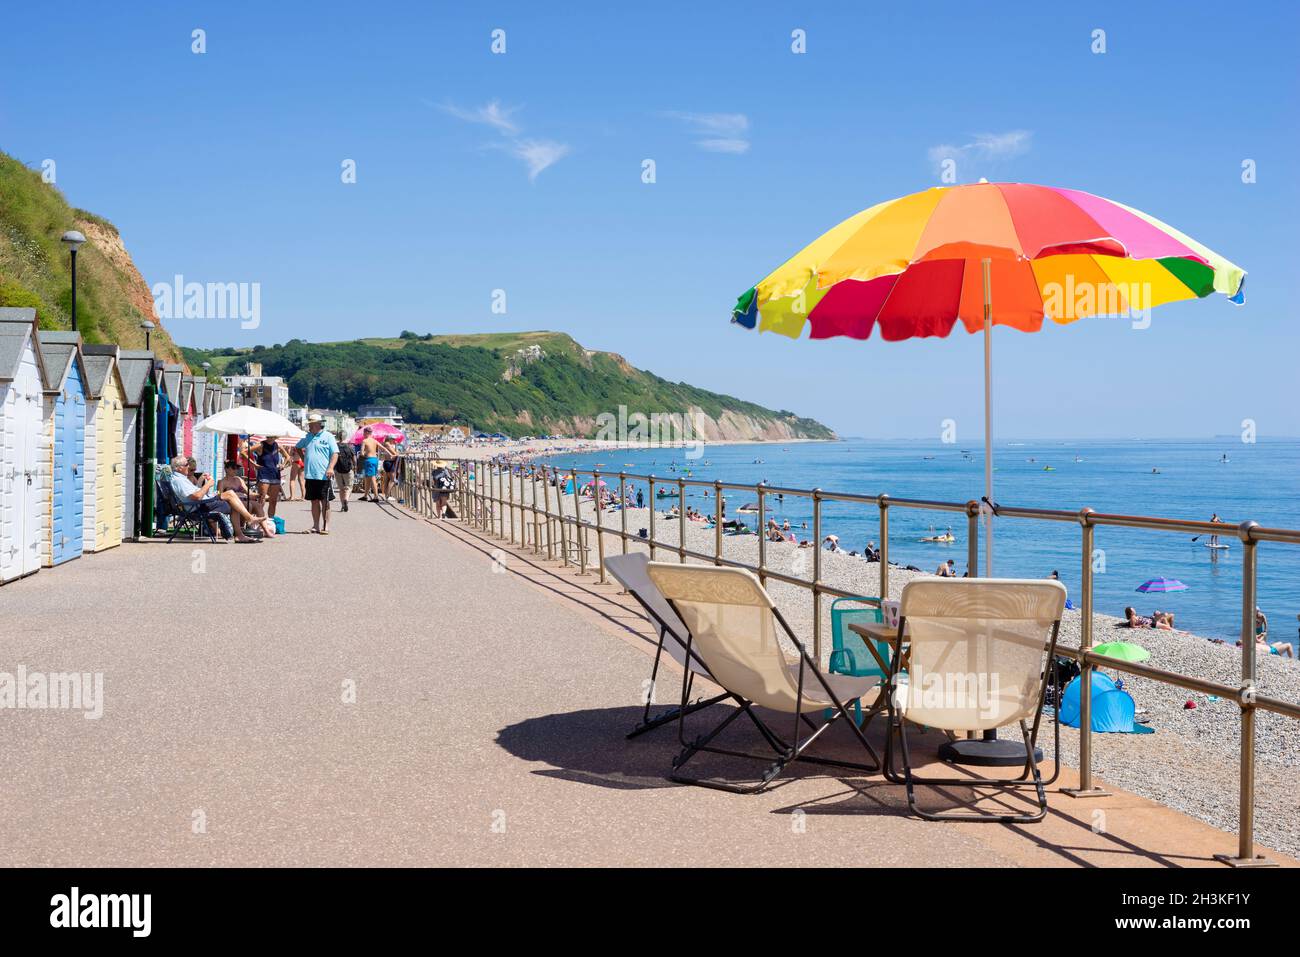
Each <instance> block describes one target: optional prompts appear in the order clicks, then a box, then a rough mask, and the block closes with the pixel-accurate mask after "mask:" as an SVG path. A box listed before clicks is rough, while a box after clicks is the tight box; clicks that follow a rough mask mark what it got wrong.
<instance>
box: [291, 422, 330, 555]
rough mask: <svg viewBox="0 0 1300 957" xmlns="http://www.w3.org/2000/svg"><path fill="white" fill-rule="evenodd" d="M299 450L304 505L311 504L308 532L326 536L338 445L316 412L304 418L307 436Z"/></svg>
mask: <svg viewBox="0 0 1300 957" xmlns="http://www.w3.org/2000/svg"><path fill="white" fill-rule="evenodd" d="M298 448H300V449H302V455H303V478H304V480H305V483H306V492H307V501H309V502H311V524H312V529H311V530H312V531H313V532H319V533H320V534H322V535H328V534H329V533H330V498H331V497H332V496H333V495H334V466H335V465H337V464H338V460H339V444H338V442H336V441H335V440H334V436H333V435H332V434H331V433H329V432H327V431H325V419H324V417H322V416H321V414H320V413H319V412H313V413H311V415H309V416H307V434H306V435H304V436H303V437H302V438H301V439H299V440H298Z"/></svg>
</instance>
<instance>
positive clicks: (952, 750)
mask: <svg viewBox="0 0 1300 957" xmlns="http://www.w3.org/2000/svg"><path fill="white" fill-rule="evenodd" d="M992 265H993V261H992V260H991V259H985V260H983V261H982V262H981V263H980V267H981V271H982V272H983V280H984V507H983V508H982V509H981V511H983V513H984V577H985V578H992V577H993V504H992V503H993V501H994V498H993V288H992V285H991V283H990V281H989V270H990V268H991V267H992ZM977 572H978V569H975V568H972V569H970V574H971V576H972V577H974V576H975V575H976V573H977ZM939 757H940V758H941V759H943V760H944V761H950V762H952V763H953V764H966V765H975V766H980V767H1006V768H1013V767H1016V766H1017V765H1023V764H1024V763H1025V758H1026V757H1027V755H1026V753H1025V746H1024V745H1023V744H1018V743H1017V742H1015V741H1001V740H999V739H998V732H997V730H996V729H990V730H988V731H985V732H984V734H983V735H982V736H981V737H979V738H973V739H972V738H967V739H965V740H963V739H958V740H956V741H948V742H946V743H945V744H943V745H941V746H940V748H939ZM1042 760H1043V752H1042V750H1041V749H1039V748H1037V747H1036V748H1034V762H1035V763H1037V762H1039V761H1042Z"/></svg>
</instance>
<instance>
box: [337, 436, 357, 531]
mask: <svg viewBox="0 0 1300 957" xmlns="http://www.w3.org/2000/svg"><path fill="white" fill-rule="evenodd" d="M337 441H338V446H339V457H338V462H337V463H335V465H334V480H335V482H336V483H338V488H339V501H340V502H342V503H343V511H345V512H346V511H347V510H348V493H349V492H351V491H352V470H353V469H354V468H356V463H357V450H356V449H354V448H353V447H352V445H351V443H349V442H345V441H343V433H342V432H340V433H339V434H338V439H337Z"/></svg>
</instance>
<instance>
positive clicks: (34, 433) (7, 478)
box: [0, 309, 45, 582]
mask: <svg viewBox="0 0 1300 957" xmlns="http://www.w3.org/2000/svg"><path fill="white" fill-rule="evenodd" d="M36 332H37V330H36V310H35V309H0V582H8V581H13V580H14V579H15V578H22V577H23V576H24V575H30V574H32V573H33V572H36V571H40V568H41V553H40V540H41V535H40V514H41V513H40V500H41V492H42V488H43V480H44V478H45V470H44V469H41V468H40V445H41V406H42V401H41V394H42V376H41V357H40V350H39V346H38V344H37V338H36Z"/></svg>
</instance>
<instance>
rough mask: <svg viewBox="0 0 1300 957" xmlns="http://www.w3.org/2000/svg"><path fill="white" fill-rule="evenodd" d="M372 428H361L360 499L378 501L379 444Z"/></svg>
mask: <svg viewBox="0 0 1300 957" xmlns="http://www.w3.org/2000/svg"><path fill="white" fill-rule="evenodd" d="M374 431H375V430H374V429H372V428H371V427H370V426H368V425H367V426H366V427H365V428H363V429H362V430H361V435H362V439H361V477H362V479H363V480H364V484H363V485H362V487H361V501H363V502H378V501H379V445H380V442H379V440H378V439H377V438H375V436H374Z"/></svg>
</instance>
